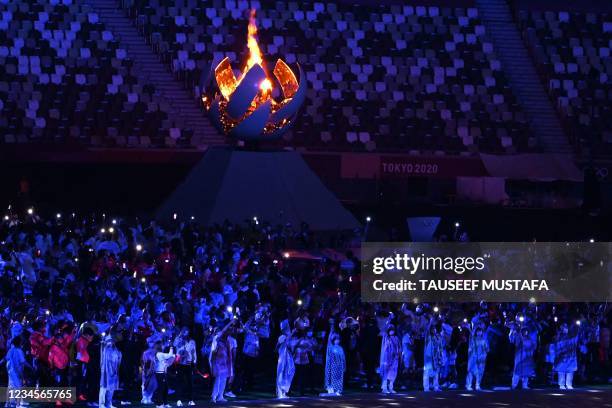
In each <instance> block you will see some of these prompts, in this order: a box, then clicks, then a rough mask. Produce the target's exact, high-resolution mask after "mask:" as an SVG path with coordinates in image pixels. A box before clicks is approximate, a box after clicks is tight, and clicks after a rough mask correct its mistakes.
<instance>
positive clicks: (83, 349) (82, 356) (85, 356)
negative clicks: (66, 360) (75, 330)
mask: <svg viewBox="0 0 612 408" xmlns="http://www.w3.org/2000/svg"><path fill="white" fill-rule="evenodd" d="M88 345H89V340H87V339H86V338H85V337H83V336H81V337H79V339H78V340H77V342H76V353H77V354H76V359H77V360H78V361H80V362H81V363H85V364H87V363H89V353H88V352H87V346H88Z"/></svg>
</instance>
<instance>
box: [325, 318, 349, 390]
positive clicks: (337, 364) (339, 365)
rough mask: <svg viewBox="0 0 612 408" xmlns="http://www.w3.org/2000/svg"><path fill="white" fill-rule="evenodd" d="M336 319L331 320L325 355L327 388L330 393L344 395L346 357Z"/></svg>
mask: <svg viewBox="0 0 612 408" xmlns="http://www.w3.org/2000/svg"><path fill="white" fill-rule="evenodd" d="M334 324H335V322H334V320H333V319H332V320H330V332H329V337H328V339H327V352H326V357H325V389H326V390H327V394H328V395H336V396H340V395H342V391H343V390H344V372H345V371H346V357H345V355H344V349H343V348H342V346H341V344H340V335H339V334H338V333H337V332H336V330H335V327H334Z"/></svg>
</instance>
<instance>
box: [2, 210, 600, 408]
mask: <svg viewBox="0 0 612 408" xmlns="http://www.w3.org/2000/svg"><path fill="white" fill-rule="evenodd" d="M174 218H175V219H173V220H169V222H168V223H167V224H165V225H163V226H162V225H160V224H159V223H157V222H155V221H143V220H139V219H137V218H134V219H120V218H113V217H110V216H108V215H106V214H98V215H95V216H92V215H88V216H82V215H79V214H74V213H68V214H62V213H57V214H53V215H52V216H49V217H41V216H39V215H38V214H37V212H36V211H35V210H34V209H33V208H30V209H27V211H23V212H20V213H13V212H11V211H9V212H8V213H7V214H6V215H5V216H4V217H3V219H2V221H1V223H0V240H1V242H0V292H1V297H0V310H1V311H2V312H1V315H0V359H1V360H2V366H4V367H6V371H5V370H0V384H8V386H9V387H24V386H31V387H36V386H38V387H46V386H70V387H75V388H76V391H77V393H76V395H77V397H78V398H77V399H78V401H80V402H83V403H86V404H88V405H89V406H100V407H107V408H110V407H112V406H114V405H116V404H119V403H121V404H129V403H130V402H131V401H136V400H140V401H141V402H142V403H144V404H155V405H156V406H157V407H164V406H170V404H171V403H172V404H175V405H177V406H183V405H195V403H194V400H195V399H198V398H199V397H200V396H201V395H202V394H203V393H204V392H206V393H210V395H211V400H212V402H213V403H220V402H224V401H226V399H227V398H235V397H236V396H237V395H238V396H239V395H240V394H247V393H248V392H250V391H253V390H266V389H267V390H268V391H269V393H270V396H272V395H273V394H274V395H275V396H276V397H277V398H287V397H289V396H297V395H320V394H322V395H325V396H330V397H332V396H339V395H341V394H342V393H343V392H344V390H345V388H364V389H372V390H377V391H382V392H383V393H395V392H396V390H416V389H420V388H421V387H422V389H424V390H425V391H429V390H430V389H433V391H439V390H441V389H442V388H448V389H453V388H458V387H460V385H459V384H460V381H463V380H464V381H465V383H464V384H463V385H464V386H465V388H466V389H468V390H472V389H475V390H480V389H481V387H485V386H486V387H488V388H493V387H497V386H503V385H506V386H509V387H511V388H517V387H519V385H520V386H521V387H522V388H529V384H530V382H532V383H537V384H556V385H558V387H559V388H561V389H572V388H573V385H574V382H573V378H574V375H576V377H577V378H578V379H579V381H580V382H581V383H582V384H590V383H596V382H607V381H608V379H609V374H610V372H609V358H610V347H609V346H610V322H611V320H610V311H609V309H608V308H607V305H605V304H584V303H580V304H578V303H566V304H550V303H548V304H536V303H526V304H525V303H503V304H487V303H485V302H480V303H439V304H425V303H421V304H417V303H410V304H400V303H397V304H379V303H362V302H361V301H360V265H359V259H358V257H357V256H355V255H354V254H353V252H351V251H350V248H351V247H356V246H358V244H359V241H360V236H359V234H358V232H354V234H353V233H352V234H344V235H343V234H338V235H336V236H333V237H332V236H325V237H322V236H317V235H315V234H314V233H312V232H311V231H310V230H309V229H308V227H307V226H306V225H301V226H291V225H282V226H274V225H269V224H266V223H265V222H261V221H259V220H258V219H257V218H254V219H252V220H248V221H245V223H244V224H243V225H232V224H229V223H226V224H224V225H218V226H214V227H202V226H200V225H198V224H197V222H196V221H197V220H191V219H187V220H181V219H180V217H174ZM324 248H333V249H335V250H336V252H335V253H337V254H342V256H341V257H337V259H331V258H330V259H321V258H318V257H316V258H315V257H312V259H309V260H306V259H305V257H298V256H295V257H294V256H293V255H291V254H292V250H293V251H295V250H300V251H302V252H308V251H315V250H317V251H322V250H323V249H324ZM512 356H513V357H512ZM512 359H513V360H512ZM553 377H554V379H553ZM421 379H422V386H421V385H419V384H418V383H419V382H420V381H421ZM203 390H206V391H203ZM7 404H8V405H13V406H14V405H22V404H23V402H22V401H20V400H11V401H9V402H7ZM57 404H61V403H60V402H59V401H58V402H57Z"/></svg>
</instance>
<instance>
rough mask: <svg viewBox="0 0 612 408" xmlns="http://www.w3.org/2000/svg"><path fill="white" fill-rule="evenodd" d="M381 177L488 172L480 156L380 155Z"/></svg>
mask: <svg viewBox="0 0 612 408" xmlns="http://www.w3.org/2000/svg"><path fill="white" fill-rule="evenodd" d="M379 171H380V177H381V178H405V177H470V176H471V177H479V176H486V175H487V172H486V170H485V168H484V166H483V164H482V161H481V160H480V158H477V157H475V158H472V157H469V158H468V157H436V156H430V157H427V156H380V169H379Z"/></svg>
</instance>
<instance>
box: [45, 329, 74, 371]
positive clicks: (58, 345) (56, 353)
mask: <svg viewBox="0 0 612 408" xmlns="http://www.w3.org/2000/svg"><path fill="white" fill-rule="evenodd" d="M73 339H74V334H69V335H66V336H62V337H59V338H58V337H56V338H55V339H53V344H51V348H50V349H49V365H50V366H51V368H58V369H60V370H63V369H64V368H66V367H68V363H69V362H70V354H69V352H70V344H71V343H72V340H73Z"/></svg>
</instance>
